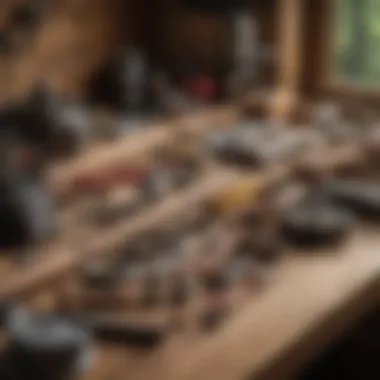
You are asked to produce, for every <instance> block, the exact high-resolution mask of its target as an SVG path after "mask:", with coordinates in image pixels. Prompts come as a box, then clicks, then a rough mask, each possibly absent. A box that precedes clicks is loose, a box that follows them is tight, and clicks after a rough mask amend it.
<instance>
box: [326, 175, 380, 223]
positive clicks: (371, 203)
mask: <svg viewBox="0 0 380 380" xmlns="http://www.w3.org/2000/svg"><path fill="white" fill-rule="evenodd" d="M322 189H323V191H324V193H325V195H326V197H328V198H329V199H330V200H331V201H332V202H333V203H335V204H337V205H339V206H340V207H344V208H347V209H348V210H350V211H352V212H354V213H355V214H357V215H358V216H360V217H363V218H369V219H377V218H379V217H380V186H378V185H376V184H365V183H360V182H358V181H350V180H330V181H326V182H325V183H323V184H322Z"/></svg>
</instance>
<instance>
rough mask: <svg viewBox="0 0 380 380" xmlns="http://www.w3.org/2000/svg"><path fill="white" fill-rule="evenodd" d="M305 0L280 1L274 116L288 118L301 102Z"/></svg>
mask: <svg viewBox="0 0 380 380" xmlns="http://www.w3.org/2000/svg"><path fill="white" fill-rule="evenodd" d="M301 7H302V0H278V7H277V17H278V21H277V25H278V27H277V28H278V29H277V36H278V37H277V38H278V45H277V60H278V66H277V67H278V69H277V75H276V76H277V78H276V79H277V89H276V91H275V94H274V97H273V99H272V102H271V105H270V116H271V117H273V118H275V119H287V118H289V117H291V115H292V114H293V112H294V110H295V108H296V106H297V102H298V92H299V85H300V76H301V75H300V74H301V68H302V64H301V57H302V54H301V53H302V51H301V50H302V9H301Z"/></svg>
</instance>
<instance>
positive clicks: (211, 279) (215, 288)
mask: <svg viewBox="0 0 380 380" xmlns="http://www.w3.org/2000/svg"><path fill="white" fill-rule="evenodd" d="M200 282H201V286H202V288H203V289H204V291H205V292H207V293H220V292H223V291H225V290H226V289H227V288H228V287H229V281H228V277H227V276H226V275H225V273H223V272H222V271H221V270H216V269H215V270H214V269H211V270H204V271H203V273H201V274H200Z"/></svg>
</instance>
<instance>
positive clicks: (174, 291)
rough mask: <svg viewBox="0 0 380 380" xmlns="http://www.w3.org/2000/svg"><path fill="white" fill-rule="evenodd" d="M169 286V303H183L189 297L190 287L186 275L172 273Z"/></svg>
mask: <svg viewBox="0 0 380 380" xmlns="http://www.w3.org/2000/svg"><path fill="white" fill-rule="evenodd" d="M169 287H170V288H169V295H168V302H169V304H170V305H173V306H183V305H185V304H186V303H187V301H188V299H189V297H190V287H189V283H188V281H187V279H186V277H185V276H183V275H182V274H175V275H173V276H172V277H171V279H170V283H169Z"/></svg>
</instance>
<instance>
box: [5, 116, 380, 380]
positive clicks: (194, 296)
mask: <svg viewBox="0 0 380 380" xmlns="http://www.w3.org/2000/svg"><path fill="white" fill-rule="evenodd" d="M320 112H321V111H320ZM321 115H322V116H323V117H322V116H321ZM329 115H330V116H329V117H325V116H326V115H325V113H323V112H322V114H320V115H319V119H318V120H316V121H314V124H313V125H312V126H311V127H312V128H311V127H310V128H306V127H305V128H304V129H299V130H297V129H296V127H294V128H293V129H292V127H290V126H281V125H266V124H267V123H264V122H262V121H257V122H252V121H249V120H247V121H244V122H242V123H239V124H238V125H237V126H235V127H231V128H229V129H228V130H223V131H216V132H215V131H214V132H211V133H204V134H203V135H200V136H199V135H197V136H193V135H188V134H179V135H176V136H175V137H174V138H173V139H171V140H168V141H167V142H166V144H164V145H162V144H157V147H156V148H155V149H153V150H152V151H150V152H148V154H147V156H146V159H145V160H144V161H141V162H143V164H142V163H136V164H131V162H128V163H126V164H125V165H119V166H110V167H109V168H105V169H104V170H101V171H94V172H87V173H85V174H82V173H81V174H80V176H77V177H76V178H75V179H74V181H73V183H72V191H73V194H75V195H76V202H88V200H89V198H92V201H94V199H95V202H92V204H91V206H90V207H89V206H88V203H86V205H87V206H86V210H87V211H88V208H90V210H91V211H92V212H90V213H86V217H85V218H83V217H82V218H81V221H82V224H83V225H85V227H83V226H82V227H81V228H83V233H84V235H83V236H84V239H85V238H87V237H88V240H89V241H88V243H86V242H81V247H80V249H81V250H82V249H83V248H85V249H84V250H85V251H86V252H76V255H73V259H72V261H70V262H68V264H67V266H68V267H67V268H66V269H68V268H69V266H70V268H71V267H72V269H77V270H73V271H72V273H71V274H70V276H68V277H67V278H65V279H64V281H63V283H64V284H63V286H62V285H60V286H59V287H58V288H59V289H54V290H53V296H52V297H53V298H54V302H52V303H51V304H49V307H48V308H47V310H46V308H41V305H37V306H36V305H34V306H35V307H34V308H33V307H30V304H29V302H25V301H24V300H22V297H21V299H20V300H19V301H18V302H17V303H16V305H14V304H13V303H11V304H8V303H4V307H3V312H2V314H3V315H2V317H3V318H1V319H2V323H3V326H4V330H5V331H6V336H7V339H6V342H7V343H6V346H7V349H6V350H5V351H4V353H3V355H2V365H1V368H0V370H1V371H2V374H3V373H4V375H3V376H4V379H7V380H8V379H9V380H10V379H23V378H25V375H24V373H22V371H23V370H22V369H21V365H19V364H20V363H22V364H23V366H22V368H24V370H25V371H27V372H26V373H28V374H30V373H33V374H35V375H37V376H40V378H42V379H46V380H50V379H61V378H62V379H63V378H67V376H74V377H75V376H77V378H78V376H80V375H82V374H83V372H86V371H88V370H89V367H93V368H98V367H97V363H98V362H102V359H101V357H99V355H98V356H97V355H96V354H95V353H94V354H93V355H90V353H92V350H91V349H90V348H91V347H102V346H104V345H105V344H107V345H109V344H111V345H112V346H114V347H123V348H120V350H123V352H128V353H132V352H133V350H134V349H136V348H140V349H142V348H143V349H144V350H145V351H144V352H145V353H144V354H142V355H143V356H142V357H143V359H141V360H140V361H139V365H140V367H144V365H147V364H148V363H151V362H153V363H154V359H152V357H154V355H155V353H156V355H164V356H160V358H161V359H162V360H163V362H162V363H165V360H166V359H163V357H164V358H166V357H170V356H171V354H172V353H173V347H174V350H175V349H176V347H179V348H178V350H179V351H181V347H182V346H181V343H180V342H186V344H188V345H189V347H190V348H191V349H195V348H196V347H197V344H198V343H197V342H199V341H201V340H202V339H204V333H205V332H206V331H209V332H210V331H215V330H217V329H218V328H219V326H224V324H226V323H228V318H227V317H228V316H231V315H233V314H234V312H236V311H239V310H241V309H242V308H244V305H246V304H247V302H248V301H251V302H253V301H254V300H255V299H256V298H257V297H259V295H260V294H265V290H266V289H267V288H268V287H270V286H271V282H272V281H275V279H276V274H277V273H278V270H279V268H280V267H281V263H282V261H283V260H286V258H287V257H290V256H292V255H296V254H302V253H303V254H306V252H309V254H311V252H315V253H314V254H317V253H318V251H319V250H323V249H324V248H325V247H337V248H336V249H337V250H338V248H339V245H340V244H342V242H344V241H345V240H346V239H348V238H349V236H350V231H352V230H353V229H354V228H355V226H356V224H357V223H358V221H359V220H361V219H363V220H366V221H368V220H370V221H371V222H373V221H376V220H379V218H380V184H379V183H378V173H377V170H376V165H375V164H376V162H374V156H376V154H377V153H378V151H379V149H380V144H376V143H375V139H374V138H373V136H374V131H373V130H367V129H366V130H365V131H362V130H360V129H359V128H355V127H354V126H350V127H348V126H347V127H345V126H344V123H343V121H339V122H338V121H336V120H335V118H336V117H337V116H336V114H334V113H330V114H329ZM334 123H336V124H338V123H339V124H340V127H341V130H340V131H339V132H340V133H339V136H338V134H337V133H335V131H334V129H333V128H329V129H327V128H324V127H325V126H326V125H330V126H333V125H334ZM173 135H174V133H173ZM225 172H229V173H231V176H227V177H226V178H225V180H224V181H221V182H218V185H217V186H215V187H214V188H211V190H210V191H207V192H206V191H203V192H201V191H200V190H199V188H202V187H205V186H206V185H205V182H203V181H205V179H209V180H210V178H213V176H215V181H216V180H217V179H218V180H220V178H218V177H220V176H219V173H225ZM131 189H132V190H133V191H132V192H133V195H131ZM116 192H118V193H122V196H121V199H122V200H121V201H120V199H119V197H118V196H116V195H115V194H116ZM195 194H196V195H195ZM176 197H177V198H178V199H179V200H178V199H177V198H176ZM181 197H182V198H181ZM175 199H177V201H175ZM181 199H182V201H181ZM189 199H191V202H190V201H188V200H189ZM94 203H95V206H94ZM132 206H133V207H132ZM79 209H81V210H82V211H83V208H79ZM94 210H95V211H94ZM152 210H153V211H152ZM159 214H160V216H157V215H159ZM161 214H162V215H161ZM76 215H79V214H76ZM150 215H151V216H152V217H150ZM94 216H95V218H94ZM142 221H143V222H142ZM99 222H101V223H99ZM136 226H137V227H136ZM114 231H118V232H117V233H114V234H112V232H114ZM92 239H93V241H91V240H92ZM98 241H99V242H100V244H98V243H97V242H98ZM74 248H75V247H74ZM77 250H78V247H77ZM88 251H90V254H88ZM85 253H86V254H85ZM87 254H88V255H87ZM27 301H29V300H27ZM41 309H42V310H41ZM189 336H190V337H192V338H191V342H188V340H189ZM93 342H95V344H94V343H93ZM157 346H160V349H159V350H158V349H157ZM148 349H149V350H150V351H149V352H150V354H149V355H148V354H146V350H148ZM152 350H153V351H152ZM165 353H166V354H165ZM144 355H146V356H144ZM165 355H166V356H165ZM100 356H101V355H100ZM167 360H169V359H167ZM53 363H54V365H53ZM115 365H116V367H117V368H119V369H120V373H119V374H118V375H117V376H116V377H115V379H118V378H120V379H121V378H123V377H125V373H132V374H133V376H134V377H133V378H134V379H143V378H144V375H143V372H144V371H142V370H141V371H139V369H137V365H138V364H137V363H135V364H131V367H133V368H134V369H133V370H131V369H130V368H129V369H128V370H127V369H125V368H124V363H123V360H120V361H119V362H118V363H117V364H115ZM152 365H153V364H152ZM156 365H157V363H156ZM153 366H154V365H153ZM20 371H21V372H20ZM114 371H115V368H113V369H112V371H111V372H112V373H115V372H114ZM123 371H126V372H125V373H124V376H123ZM128 371H130V372H128ZM161 371H162V368H161ZM109 375H110V374H109V373H107V374H104V376H103V377H101V376H100V375H99V374H98V375H97V374H96V371H95V372H94V375H93V377H91V378H94V379H106V378H109V377H107V376H109ZM131 376H132V375H131ZM157 376H159V375H158V373H157ZM163 378H164V377H163Z"/></svg>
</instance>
